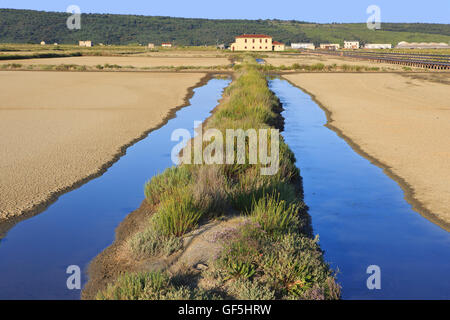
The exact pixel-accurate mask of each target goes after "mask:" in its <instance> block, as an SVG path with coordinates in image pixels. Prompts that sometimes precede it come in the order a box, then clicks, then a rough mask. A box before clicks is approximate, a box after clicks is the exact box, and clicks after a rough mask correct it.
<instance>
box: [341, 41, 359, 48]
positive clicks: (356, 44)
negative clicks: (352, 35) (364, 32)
mask: <svg viewBox="0 0 450 320" xmlns="http://www.w3.org/2000/svg"><path fill="white" fill-rule="evenodd" d="M344 49H359V41H344Z"/></svg>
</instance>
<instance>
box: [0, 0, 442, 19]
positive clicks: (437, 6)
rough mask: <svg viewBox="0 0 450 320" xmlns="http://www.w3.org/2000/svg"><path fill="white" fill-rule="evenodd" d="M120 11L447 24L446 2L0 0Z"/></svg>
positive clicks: (1, 0)
mask: <svg viewBox="0 0 450 320" xmlns="http://www.w3.org/2000/svg"><path fill="white" fill-rule="evenodd" d="M72 4H75V5H78V6H79V7H80V8H81V11H82V12H83V13H122V14H141V15H162V16H173V17H194V18H210V19H227V18H230V19H267V18H270V19H272V18H276V19H286V20H289V19H295V20H303V21H311V22H322V23H324V22H366V21H367V18H368V14H367V13H366V8H367V7H368V6H369V5H372V4H375V5H378V6H379V7H380V9H381V19H382V21H384V22H429V23H450V0H307V1H306V0H270V1H269V0H259V1H255V0H251V1H249V0H224V1H217V0H183V1H182V0H157V1H155V0H147V1H143V0H140V1H138V0H126V1H123V0H121V1H114V0H70V1H66V0H62V1H61V0H39V1H36V0H0V7H1V8H15V9H33V10H45V11H66V8H67V7H68V6H69V5H72Z"/></svg>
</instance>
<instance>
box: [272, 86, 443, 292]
mask: <svg viewBox="0 0 450 320" xmlns="http://www.w3.org/2000/svg"><path fill="white" fill-rule="evenodd" d="M270 88H271V90H272V91H273V92H274V93H275V94H276V95H277V96H278V97H279V98H280V100H281V102H282V104H283V107H284V112H283V117H284V118H285V121H286V122H285V131H284V133H283V136H284V138H285V140H286V143H287V144H288V145H289V146H290V148H291V149H292V150H293V152H294V153H295V156H296V158H297V166H298V167H299V168H300V170H301V176H302V177H303V186H304V192H305V202H306V204H307V205H308V206H309V208H310V209H309V214H310V215H311V216H312V224H313V228H314V232H315V233H316V234H319V237H320V245H321V247H322V249H324V250H325V258H326V260H327V261H328V262H330V263H331V265H332V267H333V268H339V271H340V273H339V274H338V280H339V282H340V284H341V285H342V287H343V298H344V299H449V298H450V281H449V280H450V233H448V232H447V231H445V230H443V229H441V228H440V227H438V226H436V225H435V224H433V223H431V222H430V221H428V220H427V219H425V218H424V217H422V216H421V215H420V214H419V213H417V212H415V211H413V210H412V209H411V205H410V204H409V203H407V202H406V200H405V199H404V194H403V191H402V189H401V188H400V186H399V185H398V184H397V183H396V182H395V181H393V180H392V179H391V178H389V177H388V176H387V175H385V174H384V173H383V170H382V169H381V168H379V167H377V166H375V165H373V164H372V163H371V162H370V161H369V160H367V159H366V158H364V157H362V156H360V155H359V154H357V153H356V152H355V151H354V150H353V149H352V148H351V147H350V146H349V145H348V144H347V143H346V141H344V140H343V139H342V138H340V137H339V136H338V135H337V134H336V133H335V132H334V131H332V130H330V129H328V128H327V127H325V126H324V125H325V124H326V123H327V119H326V115H325V112H324V111H323V110H322V109H321V108H320V107H319V106H318V105H317V104H316V103H315V102H314V101H313V100H312V99H311V97H310V96H309V95H308V94H306V93H304V92H303V91H301V90H300V89H298V88H296V87H295V86H293V85H291V84H290V83H289V82H287V81H285V80H281V79H276V80H272V81H270ZM370 265H377V266H379V267H380V270H381V289H380V290H377V289H373V290H369V289H368V288H367V285H366V282H367V278H368V277H369V276H370V274H368V273H367V272H366V271H367V267H368V266H370Z"/></svg>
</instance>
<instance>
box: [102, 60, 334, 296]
mask: <svg viewBox="0 0 450 320" xmlns="http://www.w3.org/2000/svg"><path fill="white" fill-rule="evenodd" d="M246 60H247V61H245V62H244V66H243V67H242V68H241V70H240V72H239V74H238V75H237V79H236V80H234V81H233V83H232V84H231V85H230V86H229V87H228V88H227V89H226V90H225V92H224V98H223V99H222V101H221V104H220V105H219V107H218V108H217V110H216V112H215V113H214V114H213V116H212V117H211V118H209V119H208V121H207V123H206V124H204V129H208V128H215V129H218V130H220V131H221V132H222V133H225V130H226V129H244V130H247V129H249V128H254V129H268V130H269V131H270V130H274V129H276V128H277V129H281V128H282V126H283V119H282V117H281V115H280V112H281V106H280V102H279V100H278V98H277V97H276V96H275V95H274V94H273V93H272V92H271V91H270V90H269V88H268V85H267V80H266V76H265V74H264V73H262V72H261V71H260V70H259V67H258V65H257V64H256V62H255V61H254V59H252V58H250V57H247V58H246ZM185 150H186V149H185ZM247 152H248V150H247ZM279 157H280V163H279V170H278V172H277V173H276V174H274V175H261V174H260V169H261V167H262V165H261V164H254V165H250V164H237V163H233V164H214V165H211V164H205V163H202V164H187V163H186V162H187V161H185V163H183V164H181V165H179V166H176V167H171V168H169V169H167V170H166V171H164V172H163V173H162V174H160V175H157V176H155V177H153V178H152V179H151V180H150V181H149V182H148V183H147V184H146V186H145V195H146V199H147V201H148V202H149V203H150V204H151V205H152V207H153V208H155V212H154V214H153V215H152V217H151V218H150V219H149V220H148V221H147V222H146V226H145V228H144V230H143V231H141V232H138V233H136V234H134V235H133V236H132V237H131V239H129V241H128V244H129V247H130V249H129V252H131V254H132V255H133V257H130V260H131V259H133V261H142V260H145V259H150V258H152V257H153V258H155V257H163V256H169V255H172V254H174V253H175V252H179V251H180V250H183V237H185V236H187V235H189V233H190V232H191V231H193V230H196V229H197V228H201V226H202V225H204V224H205V223H207V222H210V221H211V220H214V219H216V220H217V221H220V219H231V218H232V217H242V218H241V219H242V221H241V222H240V223H239V224H238V227H236V228H231V229H225V230H223V231H222V233H221V235H220V236H217V239H216V241H219V242H220V244H221V248H222V250H221V251H220V253H219V254H218V255H217V256H216V257H215V259H213V262H210V263H209V266H208V267H207V268H204V269H202V270H196V271H194V270H187V271H177V272H176V273H169V272H168V271H150V272H138V273H125V274H122V275H121V276H119V277H118V278H117V279H116V280H115V281H114V282H113V283H110V284H109V286H108V287H107V288H106V289H104V290H101V291H100V292H99V293H98V294H97V298H98V299H339V297H340V287H339V286H338V285H337V284H336V282H335V276H334V273H333V271H332V270H331V269H330V268H329V266H328V264H326V263H325V262H324V260H323V252H322V251H321V249H320V247H319V245H318V243H317V241H318V240H317V238H313V236H312V231H311V225H310V219H309V215H308V213H307V208H306V206H305V204H304V203H303V202H302V197H301V194H302V191H301V178H300V174H299V170H298V169H297V168H296V166H295V158H294V155H293V153H292V152H291V150H290V149H289V147H288V146H287V145H286V144H285V142H284V141H283V139H282V137H280V156H279ZM183 159H184V157H183Z"/></svg>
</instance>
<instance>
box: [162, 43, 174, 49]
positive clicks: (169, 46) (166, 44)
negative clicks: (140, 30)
mask: <svg viewBox="0 0 450 320" xmlns="http://www.w3.org/2000/svg"><path fill="white" fill-rule="evenodd" d="M161 47H163V48H172V44H171V43H170V42H163V43H161Z"/></svg>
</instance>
